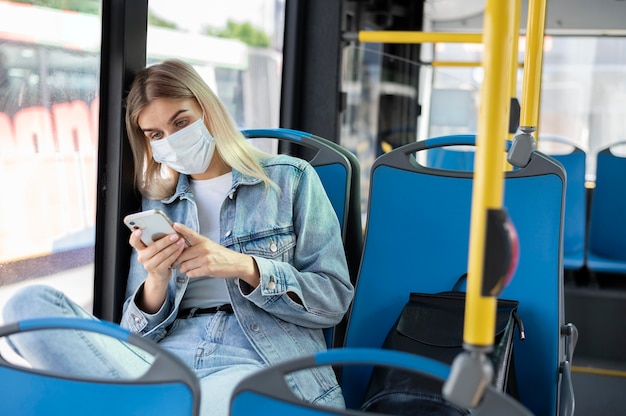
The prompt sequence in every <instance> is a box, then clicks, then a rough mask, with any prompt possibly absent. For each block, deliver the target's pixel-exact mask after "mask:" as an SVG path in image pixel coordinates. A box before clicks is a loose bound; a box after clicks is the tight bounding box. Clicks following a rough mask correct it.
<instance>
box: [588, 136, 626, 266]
mask: <svg viewBox="0 0 626 416" xmlns="http://www.w3.org/2000/svg"><path fill="white" fill-rule="evenodd" d="M625 148H626V141H621V142H616V143H613V144H611V145H609V146H607V147H605V148H603V149H601V150H599V151H598V154H597V156H596V186H595V188H594V190H593V193H592V197H591V206H590V212H589V241H588V246H587V267H588V268H589V270H590V272H592V273H596V272H605V273H626V221H624V213H625V212H626V192H624V178H626V154H625V153H624V149H625Z"/></svg>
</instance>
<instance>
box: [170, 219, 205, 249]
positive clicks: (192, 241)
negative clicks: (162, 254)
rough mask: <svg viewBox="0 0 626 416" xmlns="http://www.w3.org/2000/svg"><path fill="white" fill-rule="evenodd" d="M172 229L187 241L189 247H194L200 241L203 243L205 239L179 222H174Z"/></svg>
mask: <svg viewBox="0 0 626 416" xmlns="http://www.w3.org/2000/svg"><path fill="white" fill-rule="evenodd" d="M173 227H174V230H176V231H177V232H178V233H179V234H180V235H182V236H183V237H184V238H185V240H187V242H188V243H189V245H190V246H193V245H196V244H198V243H200V242H201V241H203V240H204V239H206V237H203V236H202V235H200V234H198V233H197V232H195V231H194V230H192V229H191V228H189V227H187V226H186V225H183V224H181V223H179V222H175V223H174V224H173Z"/></svg>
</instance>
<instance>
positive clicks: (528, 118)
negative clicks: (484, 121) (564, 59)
mask: <svg viewBox="0 0 626 416" xmlns="http://www.w3.org/2000/svg"><path fill="white" fill-rule="evenodd" d="M545 23H546V0H529V1H528V22H527V27H526V54H525V55H524V79H523V81H522V110H521V115H520V126H523V127H532V128H534V129H535V130H536V129H537V128H538V127H539V100H540V93H541V68H542V65H543V32H544V28H545Z"/></svg>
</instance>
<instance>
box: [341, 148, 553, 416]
mask: <svg viewBox="0 0 626 416" xmlns="http://www.w3.org/2000/svg"><path fill="white" fill-rule="evenodd" d="M459 141H460V143H459ZM445 143H456V144H466V145H469V144H473V143H474V140H473V138H472V137H461V138H460V139H459V138H458V137H457V139H456V140H452V139H450V138H434V139H428V140H425V141H420V142H416V143H413V144H409V145H406V146H403V147H401V148H397V149H394V150H393V151H392V152H390V153H387V154H385V155H383V156H381V157H379V158H378V159H377V160H376V162H375V163H374V165H373V167H372V172H371V180H370V199H369V208H368V222H367V228H366V235H365V241H364V250H363V258H362V263H361V269H360V273H359V276H358V280H357V289H356V295H355V300H354V304H353V308H352V310H351V314H350V316H349V321H348V329H347V334H346V342H345V345H346V347H374V348H378V347H380V346H381V345H382V343H383V341H384V339H385V337H386V335H387V333H388V331H389V330H390V328H391V327H392V325H393V323H394V322H395V320H396V319H397V317H398V316H399V314H400V312H401V310H402V308H403V306H404V305H405V303H406V302H407V301H408V297H409V292H424V293H436V292H441V291H448V290H451V288H452V286H453V284H454V282H455V281H456V280H457V278H458V277H459V276H460V275H461V274H463V273H465V272H466V271H467V262H468V240H469V224H470V211H471V196H472V173H470V172H457V171H444V170H441V169H434V168H429V167H425V166H422V165H420V164H419V163H417V161H416V159H415V157H413V154H414V152H417V151H420V150H424V149H429V148H432V147H436V146H438V145H442V144H445ZM418 159H419V156H418ZM564 189H565V176H564V172H563V169H562V167H561V166H559V165H558V164H557V163H555V162H554V161H553V160H552V159H550V158H549V157H547V156H545V155H543V154H541V153H538V152H535V153H533V155H532V158H531V161H530V163H529V164H528V166H527V167H525V168H523V169H519V170H516V171H511V172H507V173H506V182H505V198H504V199H505V201H504V204H505V207H506V209H507V210H508V212H509V215H510V217H511V219H512V221H513V223H514V224H515V226H516V228H517V232H518V235H519V243H520V259H519V264H518V267H517V271H516V273H515V276H514V278H513V280H512V282H511V283H510V284H509V286H508V287H507V288H506V289H505V290H504V292H503V293H502V297H503V298H506V299H516V300H519V301H520V315H521V317H522V319H523V320H524V323H525V326H526V330H527V339H526V340H525V341H523V342H518V341H516V345H515V362H516V364H517V365H516V371H517V377H518V382H519V390H520V394H521V397H522V403H523V404H524V405H526V406H527V407H529V408H530V410H531V411H533V412H534V413H535V414H555V412H556V406H557V403H556V402H557V380H558V375H559V373H558V367H559V359H560V357H561V356H562V355H563V350H564V343H563V342H561V339H560V337H559V329H560V326H561V324H562V321H563V293H562V292H563V288H562V284H563V283H562V269H561V264H560V260H559V250H560V239H561V238H562V237H561V233H562V226H563V225H562V221H563V209H564V205H563V202H564ZM368 379H369V373H368V372H367V369H362V368H361V369H359V368H348V369H344V371H343V372H342V388H343V389H344V394H345V396H346V400H347V401H348V402H349V403H350V405H352V406H354V405H358V402H359V401H360V400H361V399H362V396H363V392H364V389H365V387H366V385H367V382H368Z"/></svg>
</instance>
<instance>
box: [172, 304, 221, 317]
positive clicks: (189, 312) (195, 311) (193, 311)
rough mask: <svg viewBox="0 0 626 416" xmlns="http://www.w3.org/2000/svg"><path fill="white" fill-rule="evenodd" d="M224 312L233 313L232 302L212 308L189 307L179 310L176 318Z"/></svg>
mask: <svg viewBox="0 0 626 416" xmlns="http://www.w3.org/2000/svg"><path fill="white" fill-rule="evenodd" d="M218 312H224V313H233V306H232V305H231V304H230V303H225V304H224V305H220V306H214V307H212V308H187V309H181V310H179V311H178V315H176V318H193V317H194V316H200V315H210V314H213V313H218Z"/></svg>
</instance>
